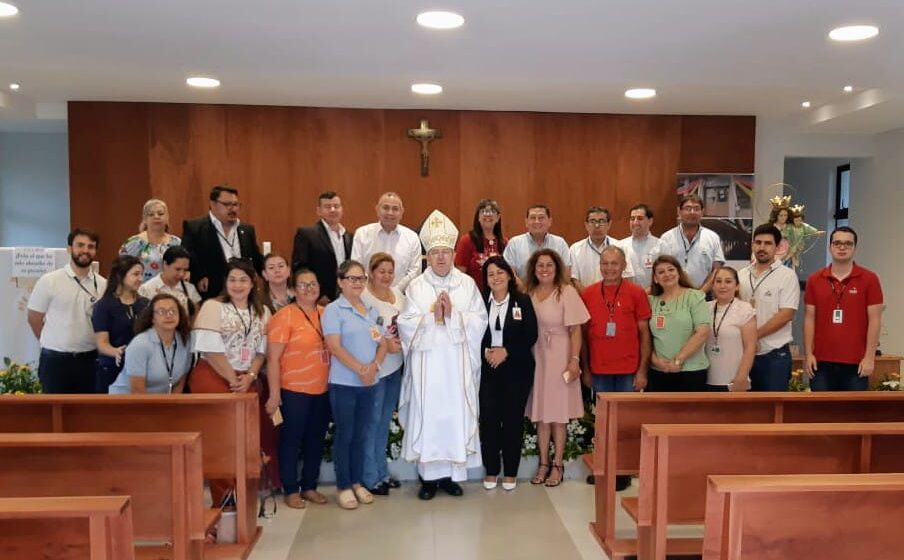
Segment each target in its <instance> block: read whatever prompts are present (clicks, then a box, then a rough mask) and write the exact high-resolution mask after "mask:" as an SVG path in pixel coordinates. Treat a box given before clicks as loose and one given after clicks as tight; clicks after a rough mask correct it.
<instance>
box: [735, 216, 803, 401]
mask: <svg viewBox="0 0 904 560" xmlns="http://www.w3.org/2000/svg"><path fill="white" fill-rule="evenodd" d="M781 240H782V234H781V232H780V231H779V230H778V228H777V227H775V226H774V225H772V224H762V225H760V226H757V228H756V229H755V230H754V231H753V256H754V259H755V260H754V263H753V264H751V265H750V266H747V267H745V268H742V269H741V271H740V272H738V278H739V279H740V281H741V285H740V291H741V299H742V300H744V301H746V302H747V303H749V304H750V305H752V306H753V307H754V308H755V309H756V328H757V338H758V339H759V343H758V344H757V352H756V358H754V360H753V367H752V368H750V388H751V389H752V390H754V391H787V390H788V381H790V379H791V350H790V346H789V345H790V344H791V341H792V340H793V335H792V333H791V320H792V319H793V318H794V314H795V313H796V312H797V307H798V305H799V304H800V283H799V282H798V279H797V274H795V273H794V271H793V270H792V269H790V268H788V267H787V266H785V265H783V264H782V262H781V260H779V259H776V258H775V251H776V248H777V247H778V244H779V242H780V241H781Z"/></svg>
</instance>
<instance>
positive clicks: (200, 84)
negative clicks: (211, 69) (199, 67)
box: [185, 76, 220, 88]
mask: <svg viewBox="0 0 904 560" xmlns="http://www.w3.org/2000/svg"><path fill="white" fill-rule="evenodd" d="M185 83H186V84H188V85H190V86H191V87H196V88H215V87H220V80H218V79H216V78H209V77H205V76H192V77H191V78H189V79H187V80H185Z"/></svg>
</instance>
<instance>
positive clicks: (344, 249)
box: [292, 191, 367, 305]
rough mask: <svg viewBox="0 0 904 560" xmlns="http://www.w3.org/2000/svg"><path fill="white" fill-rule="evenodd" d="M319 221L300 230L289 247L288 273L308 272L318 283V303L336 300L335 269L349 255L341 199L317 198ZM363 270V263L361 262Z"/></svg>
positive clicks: (330, 195)
mask: <svg viewBox="0 0 904 560" xmlns="http://www.w3.org/2000/svg"><path fill="white" fill-rule="evenodd" d="M317 215H318V216H319V217H320V221H318V222H317V223H316V224H314V225H312V226H307V227H300V228H298V231H296V232H295V243H294V246H293V248H292V270H298V269H299V268H301V267H305V268H309V269H311V270H312V271H313V272H314V274H315V275H316V276H317V282H318V283H319V284H320V295H321V297H320V304H321V305H326V304H327V303H329V302H331V301H333V300H334V299H336V293H337V284H336V269H338V268H339V265H340V264H342V262H343V261H345V260H346V259H349V258H351V254H352V234H350V233H349V232H347V231H346V230H345V227H344V226H343V225H342V223H341V222H342V199H340V198H339V195H338V194H336V193H335V192H333V191H326V192H323V193H320V196H319V197H317ZM361 264H363V265H364V268H365V269H367V263H361Z"/></svg>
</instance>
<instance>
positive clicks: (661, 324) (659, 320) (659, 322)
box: [656, 315, 665, 329]
mask: <svg viewBox="0 0 904 560" xmlns="http://www.w3.org/2000/svg"><path fill="white" fill-rule="evenodd" d="M656 328H657V329H664V328H665V316H664V315H657V316H656Z"/></svg>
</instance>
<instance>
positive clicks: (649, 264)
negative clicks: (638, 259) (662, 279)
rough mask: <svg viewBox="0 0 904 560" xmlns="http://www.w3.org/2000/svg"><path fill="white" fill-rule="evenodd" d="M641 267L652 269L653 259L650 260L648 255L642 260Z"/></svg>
mask: <svg viewBox="0 0 904 560" xmlns="http://www.w3.org/2000/svg"><path fill="white" fill-rule="evenodd" d="M643 267H644V268H653V259H651V258H650V255H647V256H645V257H644V258H643Z"/></svg>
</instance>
